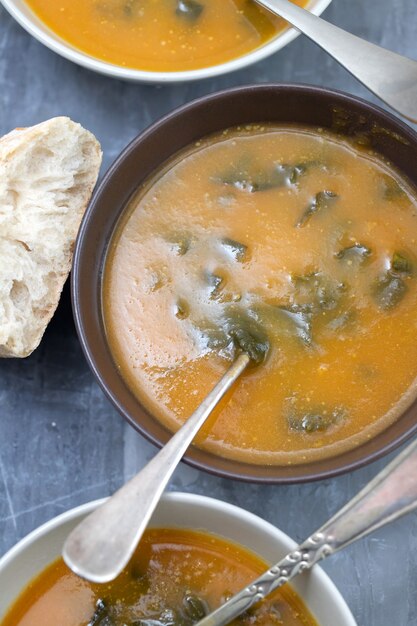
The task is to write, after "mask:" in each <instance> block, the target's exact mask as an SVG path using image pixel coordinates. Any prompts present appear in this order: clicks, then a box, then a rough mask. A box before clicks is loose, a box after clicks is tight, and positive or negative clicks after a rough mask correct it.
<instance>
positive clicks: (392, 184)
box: [381, 174, 407, 202]
mask: <svg viewBox="0 0 417 626" xmlns="http://www.w3.org/2000/svg"><path fill="white" fill-rule="evenodd" d="M381 193H382V197H383V198H384V200H388V201H389V202H395V200H398V199H399V198H403V197H405V196H407V193H406V191H405V190H404V189H403V188H402V187H401V185H400V184H399V183H398V182H397V180H396V179H395V178H393V177H392V176H389V175H388V174H383V175H382V176H381Z"/></svg>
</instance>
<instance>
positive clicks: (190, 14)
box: [175, 0, 204, 22]
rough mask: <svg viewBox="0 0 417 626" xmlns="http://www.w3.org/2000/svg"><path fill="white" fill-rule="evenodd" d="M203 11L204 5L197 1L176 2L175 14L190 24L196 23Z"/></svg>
mask: <svg viewBox="0 0 417 626" xmlns="http://www.w3.org/2000/svg"><path fill="white" fill-rule="evenodd" d="M203 10H204V5H203V4H201V3H200V2H197V0H178V1H177V8H176V9H175V13H176V14H177V15H178V16H180V17H185V18H187V19H188V20H189V21H190V22H196V21H197V20H198V18H199V17H200V15H201V14H202V12H203Z"/></svg>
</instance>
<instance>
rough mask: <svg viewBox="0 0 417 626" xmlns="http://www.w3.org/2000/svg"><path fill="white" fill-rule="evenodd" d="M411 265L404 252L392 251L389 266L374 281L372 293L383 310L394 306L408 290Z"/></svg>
mask: <svg viewBox="0 0 417 626" xmlns="http://www.w3.org/2000/svg"><path fill="white" fill-rule="evenodd" d="M412 270H413V266H412V263H411V261H410V259H409V258H408V257H407V256H405V254H404V253H400V252H394V254H393V256H392V259H391V262H390V267H389V268H388V269H387V270H386V271H385V272H384V273H383V274H381V275H380V276H379V277H378V278H377V280H376V281H375V283H374V285H373V288H372V294H373V296H374V299H375V301H376V303H377V305H378V306H379V308H381V309H382V310H384V311H389V310H391V309H393V308H394V307H396V306H397V305H398V304H399V303H400V302H401V300H402V299H403V298H404V296H405V294H406V293H407V291H408V285H407V282H408V280H409V279H410V277H411V275H412Z"/></svg>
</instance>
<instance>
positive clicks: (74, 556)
mask: <svg viewBox="0 0 417 626" xmlns="http://www.w3.org/2000/svg"><path fill="white" fill-rule="evenodd" d="M249 361H250V357H249V356H248V355H247V354H246V353H242V354H240V355H239V356H238V357H237V359H236V361H235V362H234V363H233V365H231V366H230V368H229V369H228V370H227V372H226V373H225V374H224V376H223V377H222V378H221V379H220V381H219V382H218V383H217V385H216V386H215V387H214V388H213V389H212V391H211V392H210V393H209V394H208V396H207V397H206V398H205V399H204V400H203V402H202V403H201V404H200V406H199V407H198V408H197V409H196V410H195V411H194V413H193V414H192V415H191V417H189V418H188V420H187V421H186V422H185V424H184V425H183V426H182V427H181V428H180V429H179V430H178V431H177V432H176V433H175V435H173V436H172V437H171V439H170V440H169V441H168V443H167V444H166V445H165V446H164V447H163V448H162V450H160V451H159V452H158V454H156V455H155V456H154V458H153V459H152V460H151V461H150V462H149V463H148V464H147V465H146V466H145V467H144V468H143V470H141V471H140V472H139V474H137V475H136V476H135V477H134V478H132V479H131V480H130V481H129V482H128V483H126V484H125V485H124V486H123V487H122V488H121V489H119V491H116V493H115V494H113V496H112V497H111V498H109V499H108V500H107V501H106V502H105V503H104V504H103V505H102V506H100V507H99V508H98V509H96V510H95V511H94V512H93V513H91V514H90V515H89V516H88V517H86V518H85V519H84V520H83V521H82V522H81V523H80V524H78V526H77V527H76V528H75V529H74V530H73V531H72V532H71V534H70V535H69V537H68V538H67V540H66V542H65V545H64V549H63V553H62V555H63V557H64V560H65V562H66V564H67V565H68V567H70V568H71V569H72V570H73V571H74V572H75V573H76V574H78V575H79V576H82V577H83V578H86V579H87V580H90V581H92V582H97V583H104V582H108V581H110V580H113V579H114V578H116V576H117V575H118V574H120V572H121V571H122V569H123V568H124V567H125V565H127V563H128V561H129V559H130V557H131V556H132V554H133V552H134V550H135V548H136V546H137V544H138V542H139V540H140V538H141V536H142V534H143V531H144V530H145V528H146V526H147V524H148V522H149V520H150V518H151V516H152V513H153V512H154V510H155V507H156V505H157V504H158V502H159V499H160V497H161V495H162V492H163V491H164V489H165V487H166V486H167V484H168V481H169V479H170V478H171V476H172V474H173V473H174V470H175V468H176V467H177V465H178V463H179V462H180V461H181V459H182V457H183V456H184V454H185V452H186V450H187V448H188V447H189V445H190V444H191V442H192V441H193V439H194V437H195V436H196V434H197V433H198V431H199V430H200V428H201V427H202V425H203V424H204V422H205V421H206V419H207V417H208V416H209V415H210V413H211V412H212V411H213V409H214V408H215V406H216V405H217V404H218V403H219V401H220V400H221V398H222V397H223V396H224V394H225V393H226V392H227V391H228V389H230V387H231V386H232V384H233V383H234V382H235V380H236V379H237V378H238V377H239V376H240V374H241V373H242V372H243V370H244V369H245V368H246V366H247V365H248V363H249Z"/></svg>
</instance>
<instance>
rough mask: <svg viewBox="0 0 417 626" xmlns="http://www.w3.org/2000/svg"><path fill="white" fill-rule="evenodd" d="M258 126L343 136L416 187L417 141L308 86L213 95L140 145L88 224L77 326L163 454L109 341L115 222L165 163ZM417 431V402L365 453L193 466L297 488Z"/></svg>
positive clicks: (116, 394) (108, 179) (381, 115)
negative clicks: (107, 265) (104, 305)
mask: <svg viewBox="0 0 417 626" xmlns="http://www.w3.org/2000/svg"><path fill="white" fill-rule="evenodd" d="M250 122H278V123H280V122H282V123H288V122H294V123H299V124H304V125H309V124H310V125H314V126H321V127H324V128H330V129H333V130H338V131H339V132H340V133H341V134H344V135H350V136H358V137H360V138H361V139H364V140H366V141H368V142H369V143H370V145H371V146H372V147H373V148H375V150H377V151H378V152H380V153H381V154H382V155H384V156H385V157H386V158H387V159H389V160H390V161H391V162H392V163H393V164H394V165H395V166H396V167H397V168H399V169H400V170H401V171H402V172H403V173H404V174H406V175H407V176H408V177H409V178H410V179H411V181H412V182H413V183H414V184H415V185H416V187H417V168H416V167H415V164H416V163H417V135H416V133H415V132H414V131H413V130H412V129H411V128H410V127H409V126H407V125H406V124H404V123H403V122H401V121H399V120H398V119H396V118H395V117H393V116H392V115H389V114H388V113H386V112H384V111H383V110H381V109H379V108H378V107H375V106H373V105H371V104H369V103H367V102H365V101H363V100H359V99H358V98H354V97H352V96H349V95H346V94H343V93H339V92H334V91H329V90H326V89H320V88H317V87H310V86H301V85H262V86H249V87H241V88H238V89H231V90H227V91H224V92H221V93H216V94H213V95H209V96H206V97H204V98H201V99H199V100H196V101H195V102H191V103H190V104H187V105H185V106H183V107H181V108H180V109H177V110H176V111H174V112H173V113H171V114H169V115H167V116H166V117H164V118H162V119H161V120H159V121H158V122H156V123H155V124H153V125H152V126H151V127H150V128H148V129H147V130H145V131H144V132H143V133H142V134H141V135H139V136H138V137H136V139H134V140H133V141H132V142H131V143H130V145H129V146H128V147H127V148H126V149H125V150H124V151H123V152H122V154H121V155H120V156H119V157H118V159H117V160H116V161H115V163H114V164H113V165H112V167H111V168H110V169H109V171H108V172H107V174H106V175H105V177H104V179H103V181H102V183H101V185H100V186H99V188H98V190H97V191H96V193H95V195H94V197H93V200H92V202H91V204H90V206H89V208H88V210H87V213H86V215H85V217H84V220H83V223H82V226H81V229H80V233H79V236H78V240H77V244H76V250H75V256H74V266H73V271H72V298H73V308H74V316H75V323H76V326H77V330H78V334H79V337H80V341H81V345H82V347H83V350H84V353H85V355H86V357H87V361H88V363H89V365H90V367H91V369H92V370H93V372H94V374H95V376H96V378H97V380H98V382H99V383H100V385H101V387H102V388H103V390H104V392H105V393H106V394H107V396H108V397H109V398H110V400H111V401H112V402H113V404H114V405H115V406H116V408H117V409H118V410H119V412H120V413H121V414H122V415H123V416H124V417H125V418H126V419H127V421H128V422H129V423H130V424H131V425H132V426H133V427H134V428H136V429H137V430H138V431H139V432H140V433H142V434H143V435H144V436H145V437H146V438H147V439H149V440H150V441H152V442H153V443H154V444H156V445H157V446H161V445H162V444H164V443H165V442H166V441H167V440H168V439H169V437H170V433H169V432H168V431H167V429H166V428H165V427H164V426H162V425H161V424H160V423H159V422H158V421H157V420H156V419H155V418H154V417H153V416H152V415H150V414H149V413H148V412H147V411H146V410H145V409H144V407H143V406H141V404H140V403H139V401H138V400H137V398H135V396H134V395H133V394H132V393H131V391H130V390H129V388H128V387H127V386H126V384H125V383H124V381H123V379H122V378H121V377H120V375H119V372H118V369H117V367H116V366H115V364H114V362H113V359H112V355H111V353H110V350H109V348H108V345H107V342H106V336H105V332H104V326H103V319H102V310H101V277H102V268H103V262H104V259H105V255H106V251H107V246H108V243H109V240H110V238H111V235H112V232H113V229H114V227H115V224H116V222H117V220H118V218H119V216H120V214H121V212H122V211H123V209H124V207H125V206H126V203H127V202H128V201H129V198H130V197H131V196H132V194H133V193H134V192H135V190H136V189H137V188H138V186H139V185H140V183H142V181H143V180H144V179H145V178H146V177H147V176H149V174H151V173H152V172H153V171H154V170H155V169H157V168H159V167H160V166H161V164H162V163H164V161H166V160H167V159H170V158H171V157H172V155H174V154H175V153H176V152H178V151H179V150H181V149H182V148H184V147H186V146H187V145H189V144H190V143H192V142H194V141H196V140H198V139H200V138H201V137H202V136H204V135H208V134H210V133H213V132H216V131H220V130H222V129H225V128H227V127H229V126H235V125H238V124H247V123H250ZM416 430H417V401H416V402H414V403H413V405H412V406H411V407H410V408H409V409H408V410H407V411H406V412H405V413H404V414H403V415H401V416H400V418H399V419H398V420H397V421H396V422H395V423H394V424H392V425H391V426H389V427H388V428H386V429H385V430H384V431H383V432H381V433H380V434H378V435H377V436H375V437H374V438H373V439H371V440H370V441H368V442H366V443H364V444H362V445H361V446H358V447H357V448H355V449H353V450H350V451H348V452H345V453H343V454H340V455H338V456H335V457H332V458H327V459H324V460H321V461H314V462H311V463H306V464H302V465H294V466H285V467H280V466H262V465H250V464H245V463H242V462H237V461H232V460H229V459H224V458H221V457H219V456H215V455H213V454H211V453H209V452H205V451H203V450H199V449H198V448H195V447H191V448H190V449H189V451H188V452H187V454H186V456H185V459H184V460H185V461H187V462H188V463H189V464H190V465H193V466H194V467H197V468H199V469H203V470H206V471H209V472H212V473H215V474H217V475H220V476H226V477H230V478H238V479H241V480H247V481H253V482H262V483H294V482H303V481H309V480H315V479H320V478H325V477H329V476H334V475H336V474H340V473H342V472H347V471H349V470H352V469H354V468H357V467H360V466H361V465H364V464H365V463H368V462H370V461H372V460H375V459H377V458H378V457H380V456H382V455H383V454H386V453H387V452H389V451H391V450H393V449H394V448H395V447H397V446H398V445H400V444H401V443H402V442H404V441H405V440H406V439H407V438H408V437H410V436H411V435H412V434H413V433H414V432H416Z"/></svg>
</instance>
